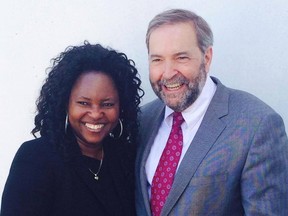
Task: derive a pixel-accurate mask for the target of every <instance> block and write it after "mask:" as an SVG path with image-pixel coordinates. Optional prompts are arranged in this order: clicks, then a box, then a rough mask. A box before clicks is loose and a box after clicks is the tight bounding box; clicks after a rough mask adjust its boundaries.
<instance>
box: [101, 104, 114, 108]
mask: <svg viewBox="0 0 288 216" xmlns="http://www.w3.org/2000/svg"><path fill="white" fill-rule="evenodd" d="M103 106H104V107H112V106H114V103H104V104H103Z"/></svg>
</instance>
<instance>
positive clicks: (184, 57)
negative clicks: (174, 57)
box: [178, 56, 188, 60]
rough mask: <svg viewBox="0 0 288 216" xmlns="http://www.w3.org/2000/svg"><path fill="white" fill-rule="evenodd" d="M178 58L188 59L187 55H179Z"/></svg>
mask: <svg viewBox="0 0 288 216" xmlns="http://www.w3.org/2000/svg"><path fill="white" fill-rule="evenodd" d="M178 59H179V60H185V59H188V57H187V56H179V57H178Z"/></svg>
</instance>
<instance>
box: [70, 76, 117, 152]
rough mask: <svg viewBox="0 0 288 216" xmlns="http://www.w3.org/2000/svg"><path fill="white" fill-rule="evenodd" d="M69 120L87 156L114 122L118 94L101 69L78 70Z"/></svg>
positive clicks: (115, 119) (115, 120) (97, 147)
mask: <svg viewBox="0 0 288 216" xmlns="http://www.w3.org/2000/svg"><path fill="white" fill-rule="evenodd" d="M68 116H69V124H70V126H71V127H72V129H73V131H74V134H75V136H76V138H77V141H78V144H79V146H80V148H81V150H82V153H83V154H84V155H88V156H89V152H93V149H99V148H102V145H99V144H100V143H101V142H102V140H103V138H104V137H106V136H107V135H108V134H109V133H110V132H111V131H112V129H113V128H114V127H115V126H116V125H117V123H118V118H119V96H118V92H117V90H116V87H115V85H114V83H113V81H112V79H111V78H110V77H109V76H107V75H105V74H104V73H102V72H101V71H90V72H87V73H84V74H82V75H81V76H80V77H79V78H78V80H77V81H76V83H75V85H74V86H73V88H72V91H71V95H70V98H69V105H68Z"/></svg>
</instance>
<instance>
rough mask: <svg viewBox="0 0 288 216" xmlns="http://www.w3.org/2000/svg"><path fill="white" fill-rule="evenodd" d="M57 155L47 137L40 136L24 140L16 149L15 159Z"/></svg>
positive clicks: (51, 157) (43, 158)
mask: <svg viewBox="0 0 288 216" xmlns="http://www.w3.org/2000/svg"><path fill="white" fill-rule="evenodd" d="M56 155H58V154H57V153H56V152H55V150H54V148H53V146H52V145H51V144H50V143H49V142H48V139H46V138H44V137H41V138H36V139H33V140H29V141H26V142H24V143H23V144H22V145H21V146H20V147H19V149H18V151H17V153H16V155H15V159H16V160H17V159H21V160H37V159H38V160H46V159H47V158H49V159H53V158H55V156H56Z"/></svg>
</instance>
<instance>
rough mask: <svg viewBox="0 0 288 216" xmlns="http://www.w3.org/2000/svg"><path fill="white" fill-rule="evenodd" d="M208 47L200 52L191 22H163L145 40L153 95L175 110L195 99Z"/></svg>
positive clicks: (203, 78)
mask: <svg viewBox="0 0 288 216" xmlns="http://www.w3.org/2000/svg"><path fill="white" fill-rule="evenodd" d="M211 59H212V48H211V47H209V48H208V49H207V50H206V53H205V54H202V52H201V51H200V49H199V47H198V44H197V38H196V34H195V31H194V27H193V25H192V24H191V23H177V24H171V25H163V26H160V27H159V28H156V29H155V30H154V31H152V33H151V35H150V39H149V71H150V73H149V77H150V82H151V85H152V88H153V90H154V92H155V94H156V95H157V96H158V97H159V98H160V99H162V100H163V101H164V103H165V104H166V105H167V106H168V107H170V108H171V109H173V110H175V111H178V112H180V111H183V110H185V109H186V108H187V107H189V106H190V105H191V104H192V103H194V101H195V100H196V99H197V98H198V96H199V94H200V93H201V90H202V88H203V86H204V84H205V81H206V77H207V72H208V71H209V66H210V63H211Z"/></svg>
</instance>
